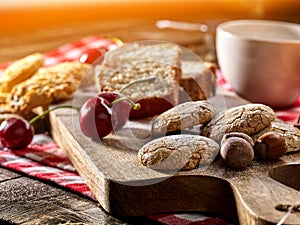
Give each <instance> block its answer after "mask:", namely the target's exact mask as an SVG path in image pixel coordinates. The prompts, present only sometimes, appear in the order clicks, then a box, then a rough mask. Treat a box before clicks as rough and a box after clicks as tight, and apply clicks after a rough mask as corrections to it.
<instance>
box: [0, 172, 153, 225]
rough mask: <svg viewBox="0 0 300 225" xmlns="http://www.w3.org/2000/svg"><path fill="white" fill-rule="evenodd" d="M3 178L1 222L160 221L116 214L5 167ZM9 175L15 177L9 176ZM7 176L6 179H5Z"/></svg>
mask: <svg viewBox="0 0 300 225" xmlns="http://www.w3.org/2000/svg"><path fill="white" fill-rule="evenodd" d="M0 172H1V174H7V175H6V178H5V179H6V180H5V179H3V180H2V182H0V202H1V204H0V222H1V224H4V223H11V224H22V225H31V224H39V225H43V224H47V225H51V224H53V225H57V224H65V223H68V222H69V223H80V224H115V225H119V224H124V225H125V224H139V223H140V222H141V221H143V224H157V223H155V222H154V221H152V220H147V219H146V218H144V217H143V218H138V217H136V218H115V217H113V216H112V215H109V214H107V213H105V212H104V211H103V209H102V208H101V207H100V206H99V205H98V204H97V203H96V202H94V201H92V200H90V199H87V198H85V197H82V196H79V195H78V194H75V193H71V192H69V191H66V190H64V189H62V188H60V187H56V186H55V185H52V184H47V183H44V182H41V181H38V180H35V179H31V178H28V177H20V175H18V174H15V173H13V172H11V171H8V170H6V169H2V168H1V170H0ZM8 177H10V178H12V179H7V178H8ZM4 180H5V181H4Z"/></svg>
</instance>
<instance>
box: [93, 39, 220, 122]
mask: <svg viewBox="0 0 300 225" xmlns="http://www.w3.org/2000/svg"><path fill="white" fill-rule="evenodd" d="M181 63H182V49H181V48H180V47H179V46H178V45H176V44H173V43H167V42H158V43H157V42H150V43H149V42H146V43H144V42H136V43H131V44H126V45H123V46H121V47H119V48H117V49H115V50H113V51H109V52H107V53H106V54H105V56H104V60H103V62H102V63H101V65H98V66H96V69H95V78H96V79H95V80H96V87H97V89H98V91H99V92H104V91H113V92H122V94H123V95H125V96H127V97H128V98H130V99H131V100H133V101H134V102H137V103H140V105H141V107H140V109H139V110H132V111H131V113H130V118H131V119H140V118H147V117H152V116H155V115H158V114H161V113H162V112H164V111H166V110H168V109H170V108H172V107H173V106H175V105H177V104H178V103H179V102H180V99H181V98H180V95H181V93H182V92H185V89H186V90H188V88H187V87H188V86H189V85H188V84H187V83H188V82H189V81H187V80H189V79H188V78H187V77H186V76H185V77H183V76H182V68H181ZM202 70H203V69H201V71H202ZM185 73H188V71H185ZM199 74H200V73H199ZM191 79H195V78H193V77H191ZM211 81H212V82H214V81H215V79H211ZM209 82H210V81H209ZM196 83H197V82H196ZM181 84H182V85H183V87H181V86H180V85H181ZM213 85H214V84H213ZM184 86H186V87H184ZM194 86H195V85H194ZM194 88H196V89H200V87H199V86H198V87H194ZM188 92H190V90H188ZM187 95H188V96H190V94H189V93H187ZM190 97H191V98H190V100H199V99H206V96H205V94H202V95H200V94H197V96H195V94H193V96H190Z"/></svg>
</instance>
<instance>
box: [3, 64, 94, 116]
mask: <svg viewBox="0 0 300 225" xmlns="http://www.w3.org/2000/svg"><path fill="white" fill-rule="evenodd" d="M89 68H90V65H88V64H82V63H79V62H66V63H61V64H58V65H55V66H52V67H48V68H40V69H39V70H38V71H37V72H36V73H35V74H34V75H33V76H32V77H31V78H30V79H28V80H26V81H24V82H22V83H20V84H18V85H16V86H15V87H14V88H13V89H12V91H11V94H10V96H9V101H8V104H9V107H10V109H11V111H12V112H13V113H21V114H26V113H29V112H30V111H31V110H32V109H33V108H35V107H37V106H42V107H44V108H46V107H48V106H49V105H50V104H51V103H55V102H58V101H60V100H64V99H67V98H68V97H70V95H72V94H73V93H74V92H75V90H76V88H77V87H78V84H79V82H80V79H81V77H82V75H83V74H84V73H85V72H86V71H87V70H88V69H89Z"/></svg>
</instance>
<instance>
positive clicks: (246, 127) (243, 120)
mask: <svg viewBox="0 0 300 225" xmlns="http://www.w3.org/2000/svg"><path fill="white" fill-rule="evenodd" d="M274 119H275V112H274V111H273V109H271V108H270V107H269V106H266V105H263V104H246V105H241V106H236V107H233V108H230V109H228V110H225V111H222V112H219V113H218V114H217V115H216V116H215V117H214V118H213V119H212V120H211V121H210V122H209V123H208V124H207V125H206V126H205V127H204V128H203V130H202V135H204V136H206V137H209V138H212V139H213V140H215V141H216V142H218V143H220V141H221V139H222V137H223V135H224V134H225V133H229V132H242V133H245V134H248V135H250V136H251V135H252V134H255V133H257V132H259V131H261V130H262V129H264V128H266V127H268V126H269V125H270V124H271V122H272V121H273V120H274Z"/></svg>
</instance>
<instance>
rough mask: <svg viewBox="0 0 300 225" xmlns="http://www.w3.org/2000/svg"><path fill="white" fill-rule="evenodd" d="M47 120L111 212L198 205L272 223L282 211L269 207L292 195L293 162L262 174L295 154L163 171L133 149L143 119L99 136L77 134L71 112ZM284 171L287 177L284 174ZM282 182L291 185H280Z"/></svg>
mask: <svg viewBox="0 0 300 225" xmlns="http://www.w3.org/2000/svg"><path fill="white" fill-rule="evenodd" d="M79 96H83V95H79ZM87 96H88V95H85V96H84V97H83V98H81V99H82V100H83V99H85V98H87ZM79 98H80V97H79ZM213 101H214V102H216V103H217V102H219V103H221V105H219V107H220V108H222V107H226V108H227V107H232V106H235V105H240V104H244V103H246V102H245V101H244V100H240V99H238V98H236V97H234V96H228V97H227V96H219V97H215V98H214V99H213ZM78 102H80V100H78ZM50 122H51V124H52V134H53V137H54V139H55V140H56V141H57V142H58V144H59V145H60V146H61V147H62V149H63V150H64V151H65V152H66V153H67V155H68V156H69V158H70V160H71V161H72V162H73V164H74V166H75V167H76V169H77V171H78V172H79V173H80V175H81V176H82V177H83V178H84V180H85V181H86V183H87V184H88V185H89V187H90V188H91V190H92V191H93V192H94V194H95V196H96V198H97V200H98V201H99V203H100V204H101V205H102V207H103V208H104V209H105V210H106V211H108V212H111V213H114V214H117V215H126V216H127V215H131V216H133V215H135V216H136V215H146V214H152V213H161V212H176V211H197V210H200V211H204V212H213V213H218V214H220V215H223V216H225V217H228V218H230V219H231V220H233V221H236V222H237V221H239V222H240V224H242V225H249V224H255V225H258V224H259V225H261V224H275V223H276V222H278V221H279V220H280V218H281V217H282V216H283V214H284V213H283V212H280V211H277V210H276V209H275V207H276V205H278V204H291V203H293V202H294V200H295V199H296V197H297V196H298V192H297V190H296V189H293V187H295V184H294V183H295V182H297V179H298V178H297V177H298V174H299V172H300V167H299V166H297V167H296V169H295V170H294V171H295V172H294V173H291V172H288V171H287V172H286V173H285V172H281V173H277V175H275V176H273V178H275V179H276V180H278V181H280V182H282V183H280V182H278V181H276V180H274V179H272V178H271V177H270V176H269V175H268V173H269V171H270V170H271V171H272V170H274V168H277V167H279V166H285V165H288V164H296V165H299V162H300V155H299V153H297V154H289V155H286V156H284V157H283V158H282V159H281V160H278V161H274V162H260V161H254V162H253V163H252V164H251V166H249V167H247V168H246V169H244V170H240V171H236V170H230V169H228V168H226V167H225V166H224V164H223V161H222V160H220V159H217V160H215V162H214V163H213V164H211V165H209V166H208V167H205V166H204V167H200V168H198V169H195V170H191V171H185V172H183V171H182V172H178V173H176V174H167V173H163V172H160V171H154V170H151V169H149V168H145V167H143V166H141V165H140V164H139V163H138V161H137V150H138V149H139V147H140V146H141V145H142V144H143V143H145V142H147V141H149V138H148V137H149V134H150V133H149V132H150V131H149V125H148V124H147V123H145V122H144V121H142V122H141V121H131V122H129V123H128V124H126V126H125V128H123V129H122V130H121V131H120V132H118V133H117V134H111V135H109V136H107V137H105V138H103V139H102V140H99V141H91V140H90V139H89V138H87V137H85V136H83V134H82V133H81V131H80V129H79V125H78V114H77V113H76V112H74V111H73V112H70V111H69V110H65V109H64V110H59V111H55V112H53V113H52V114H51V116H50ZM282 171H285V170H284V169H283V170H282ZM278 174H279V175H278ZM280 174H282V175H280ZM286 174H289V175H290V177H289V178H284V175H286ZM295 179H296V181H291V180H295ZM282 180H283V181H282ZM288 183H292V184H290V185H288V186H286V185H284V184H288ZM297 187H298V186H297ZM128 206H130V207H128ZM299 222H300V214H299V213H293V214H292V215H290V216H289V218H288V219H287V220H286V224H297V223H299Z"/></svg>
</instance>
